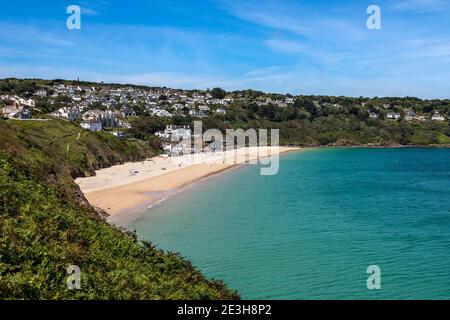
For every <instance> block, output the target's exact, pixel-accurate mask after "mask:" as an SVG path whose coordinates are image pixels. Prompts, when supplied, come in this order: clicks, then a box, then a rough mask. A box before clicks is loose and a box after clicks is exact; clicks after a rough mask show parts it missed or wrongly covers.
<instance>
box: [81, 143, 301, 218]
mask: <svg viewBox="0 0 450 320" xmlns="http://www.w3.org/2000/svg"><path fill="white" fill-rule="evenodd" d="M295 150H299V148H292V147H267V148H262V147H251V148H245V149H240V150H239V151H237V150H233V151H228V152H223V153H218V154H209V155H206V154H201V155H200V156H201V159H194V160H193V159H192V157H191V156H189V155H185V156H177V157H168V156H167V155H162V156H157V157H154V158H151V159H147V160H145V161H142V162H132V163H131V162H129V163H125V164H122V165H117V166H113V167H110V168H106V169H101V170H98V171H96V175H95V176H92V177H87V178H78V179H76V180H75V182H76V183H77V184H78V185H79V186H80V188H81V190H82V191H83V193H84V195H85V196H86V198H87V199H88V201H89V202H90V203H91V204H92V205H93V206H95V207H98V208H101V209H103V210H105V211H106V212H108V214H110V217H109V220H110V221H112V222H114V221H115V220H118V219H119V218H120V217H122V216H124V215H129V214H136V213H138V212H141V211H143V210H145V209H146V208H148V207H150V206H152V205H155V204H157V203H159V202H160V201H162V200H164V199H166V198H167V197H169V196H170V195H173V194H174V193H176V192H178V191H179V190H180V189H182V188H183V187H186V186H188V185H190V184H192V183H193V182H195V181H197V180H199V179H203V178H206V177H208V176H211V175H213V174H217V173H219V172H222V171H224V170H227V169H230V168H232V167H235V166H237V165H247V164H248V165H250V164H249V163H252V162H253V163H256V161H257V160H258V159H262V158H267V157H268V156H270V155H276V154H280V153H284V152H289V151H295Z"/></svg>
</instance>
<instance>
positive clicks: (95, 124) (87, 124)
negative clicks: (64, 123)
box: [80, 120, 102, 131]
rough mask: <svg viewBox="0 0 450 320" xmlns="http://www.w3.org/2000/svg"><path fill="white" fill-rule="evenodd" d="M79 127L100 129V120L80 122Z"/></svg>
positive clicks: (92, 129) (93, 129)
mask: <svg viewBox="0 0 450 320" xmlns="http://www.w3.org/2000/svg"><path fill="white" fill-rule="evenodd" d="M80 125H81V127H82V128H84V129H87V130H91V131H102V123H101V122H100V121H95V120H88V121H83V122H81V123H80Z"/></svg>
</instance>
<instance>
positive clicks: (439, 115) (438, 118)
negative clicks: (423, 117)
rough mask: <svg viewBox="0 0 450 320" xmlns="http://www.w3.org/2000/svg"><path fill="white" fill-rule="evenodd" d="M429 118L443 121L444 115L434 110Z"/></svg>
mask: <svg viewBox="0 0 450 320" xmlns="http://www.w3.org/2000/svg"><path fill="white" fill-rule="evenodd" d="M431 120H433V121H445V117H444V116H443V115H441V114H440V113H439V111H435V112H434V113H433V115H432V116H431Z"/></svg>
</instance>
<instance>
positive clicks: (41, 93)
mask: <svg viewBox="0 0 450 320" xmlns="http://www.w3.org/2000/svg"><path fill="white" fill-rule="evenodd" d="M34 95H35V96H38V97H41V98H45V97H46V96H47V91H46V90H44V89H39V90H37V91H36V92H35V93H34Z"/></svg>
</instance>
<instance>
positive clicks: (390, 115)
mask: <svg viewBox="0 0 450 320" xmlns="http://www.w3.org/2000/svg"><path fill="white" fill-rule="evenodd" d="M400 117H401V115H400V113H397V112H388V113H387V115H386V118H388V119H391V120H398V119H400Z"/></svg>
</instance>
